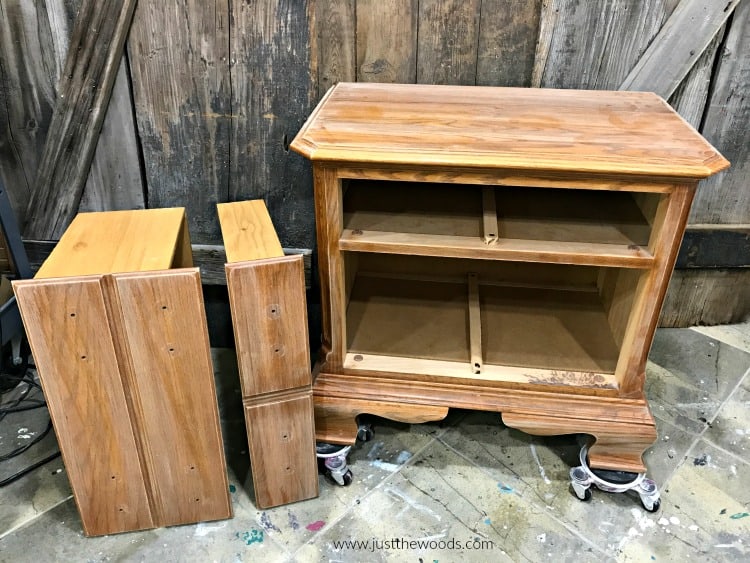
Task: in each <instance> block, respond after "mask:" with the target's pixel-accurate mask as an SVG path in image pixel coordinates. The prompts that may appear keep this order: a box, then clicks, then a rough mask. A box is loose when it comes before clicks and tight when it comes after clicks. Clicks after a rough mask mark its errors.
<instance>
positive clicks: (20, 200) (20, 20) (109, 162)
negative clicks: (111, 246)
mask: <svg viewBox="0 0 750 563" xmlns="http://www.w3.org/2000/svg"><path fill="white" fill-rule="evenodd" d="M79 5H80V0H47V1H46V2H43V3H42V2H25V1H19V0H4V1H3V2H2V3H0V28H1V30H0V131H4V133H3V134H0V177H2V178H3V179H4V180H5V183H6V186H7V187H8V189H9V193H10V196H11V202H12V205H13V210H14V212H15V214H16V217H17V218H18V219H19V223H21V224H23V223H24V221H25V216H26V207H27V205H28V201H29V197H30V195H31V191H32V189H33V184H34V181H35V178H36V173H37V169H38V167H39V163H40V159H41V157H42V153H43V150H44V143H45V141H46V139H47V131H48V129H49V126H50V121H51V119H52V112H53V109H54V107H55V104H56V101H57V98H58V94H59V83H58V81H59V79H60V76H61V74H62V71H63V66H64V63H65V57H66V54H67V52H68V45H69V41H70V34H71V29H72V27H73V23H74V21H75V17H76V14H77V11H78V7H79ZM125 72H126V68H125V65H124V63H120V67H119V70H118V74H117V78H116V79H115V83H114V86H113V90H112V96H111V99H110V104H109V109H108V110H107V112H106V116H105V118H104V123H103V126H102V132H101V133H100V136H99V140H98V141H97V143H96V151H95V152H94V157H93V160H92V163H91V171H90V172H89V175H88V180H87V181H86V186H85V188H84V190H83V196H82V199H81V204H80V206H79V209H80V210H84V211H86V210H91V209H93V208H94V206H95V205H101V206H102V207H99V208H98V209H99V210H101V209H108V208H118V209H123V208H140V207H143V187H142V182H141V177H140V167H139V165H138V154H137V144H136V139H135V127H134V117H133V114H132V107H131V103H130V94H129V84H128V82H127V76H126V75H125ZM110 188H112V189H110Z"/></svg>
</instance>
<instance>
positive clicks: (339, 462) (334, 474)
mask: <svg viewBox="0 0 750 563" xmlns="http://www.w3.org/2000/svg"><path fill="white" fill-rule="evenodd" d="M351 449H352V447H351V446H340V445H335V444H317V445H316V446H315V450H316V451H315V455H316V456H317V458H318V461H319V462H322V464H323V467H324V471H325V476H326V477H327V478H328V480H329V481H331V482H332V483H335V484H337V485H339V486H341V487H347V486H349V485H351V484H352V481H353V480H354V477H353V475H352V470H351V469H349V466H348V465H347V463H346V456H347V454H348V453H349V450H351Z"/></svg>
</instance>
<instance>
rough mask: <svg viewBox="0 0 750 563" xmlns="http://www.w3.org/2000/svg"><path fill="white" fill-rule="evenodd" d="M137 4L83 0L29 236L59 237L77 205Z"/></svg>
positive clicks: (130, 0) (128, 0)
mask: <svg viewBox="0 0 750 563" xmlns="http://www.w3.org/2000/svg"><path fill="white" fill-rule="evenodd" d="M136 3H137V0H83V1H82V2H81V6H80V9H79V11H78V17H77V18H76V21H75V25H74V27H73V33H72V35H71V38H70V46H69V48H68V54H67V57H66V59H65V68H64V71H63V74H62V77H61V78H60V87H59V95H58V98H57V104H56V105H55V110H54V113H53V114H52V120H51V122H50V126H49V130H48V133H47V140H46V143H45V145H44V151H43V153H42V159H41V162H40V165H39V170H38V172H37V176H36V182H35V183H34V189H33V192H32V194H31V198H30V200H29V205H28V208H27V215H26V216H27V222H26V226H25V228H24V233H25V235H26V236H27V237H28V238H35V239H58V238H60V236H61V235H62V233H63V231H64V230H65V228H66V227H67V226H68V224H69V223H70V221H71V220H72V219H73V217H74V216H75V214H76V212H77V210H78V204H79V203H80V201H81V195H82V193H83V188H84V186H85V184H86V178H87V177H88V173H89V168H90V166H91V160H92V158H93V156H94V151H95V150H96V144H97V141H98V139H99V132H100V131H101V128H102V123H103V121H104V117H105V115H106V113H107V107H108V105H109V98H110V95H111V94H112V87H113V85H114V83H115V77H116V76H117V70H118V68H119V66H120V61H121V59H122V53H123V48H124V45H125V39H126V38H127V35H128V30H129V29H130V23H131V21H132V19H133V12H134V11H135V5H136Z"/></svg>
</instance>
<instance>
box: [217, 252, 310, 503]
mask: <svg viewBox="0 0 750 563" xmlns="http://www.w3.org/2000/svg"><path fill="white" fill-rule="evenodd" d="M226 270H227V286H228V289H229V303H230V306H231V309H232V325H233V327H234V339H235V344H236V347H237V364H238V367H239V371H240V383H241V384H242V394H243V396H245V397H250V396H254V395H259V394H262V393H271V392H274V391H282V390H285V389H294V388H296V387H302V386H305V385H306V386H308V387H309V385H310V382H311V377H310V348H309V342H308V338H307V307H306V301H305V280H304V269H303V266H302V256H299V255H297V256H286V257H282V258H271V259H268V260H252V261H249V262H241V263H236V264H227V266H226ZM257 486H258V484H256V488H257Z"/></svg>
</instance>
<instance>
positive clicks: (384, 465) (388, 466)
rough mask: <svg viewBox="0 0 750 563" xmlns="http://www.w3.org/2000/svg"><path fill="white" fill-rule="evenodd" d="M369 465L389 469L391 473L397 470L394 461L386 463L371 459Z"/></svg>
mask: <svg viewBox="0 0 750 563" xmlns="http://www.w3.org/2000/svg"><path fill="white" fill-rule="evenodd" d="M370 465H372V466H373V467H377V468H378V469H384V470H385V471H390V472H391V473H393V472H394V471H398V465H396V464H395V463H388V462H386V461H380V460H379V459H376V460H373V461H371V462H370Z"/></svg>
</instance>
